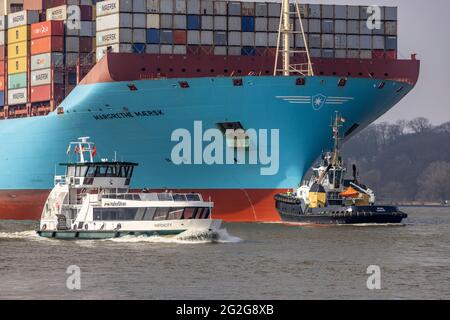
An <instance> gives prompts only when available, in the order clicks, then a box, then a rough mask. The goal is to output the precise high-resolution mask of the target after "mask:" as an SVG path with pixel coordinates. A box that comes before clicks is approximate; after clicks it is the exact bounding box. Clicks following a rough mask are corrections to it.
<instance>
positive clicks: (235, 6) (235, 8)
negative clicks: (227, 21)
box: [228, 2, 241, 16]
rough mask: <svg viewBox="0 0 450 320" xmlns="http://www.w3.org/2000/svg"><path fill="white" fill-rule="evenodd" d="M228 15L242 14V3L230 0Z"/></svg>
mask: <svg viewBox="0 0 450 320" xmlns="http://www.w3.org/2000/svg"><path fill="white" fill-rule="evenodd" d="M228 15H229V16H240V15H241V3H240V2H228Z"/></svg>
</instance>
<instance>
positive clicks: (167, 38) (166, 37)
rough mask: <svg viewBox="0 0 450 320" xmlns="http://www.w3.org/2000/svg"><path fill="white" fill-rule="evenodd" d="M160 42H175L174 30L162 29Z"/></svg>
mask: <svg viewBox="0 0 450 320" xmlns="http://www.w3.org/2000/svg"><path fill="white" fill-rule="evenodd" d="M159 42H160V43H162V44H173V32H172V30H161V31H160V32H159Z"/></svg>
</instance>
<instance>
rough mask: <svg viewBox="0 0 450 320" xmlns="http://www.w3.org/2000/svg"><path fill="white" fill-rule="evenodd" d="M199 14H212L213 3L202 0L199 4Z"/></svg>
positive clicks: (209, 0)
mask: <svg viewBox="0 0 450 320" xmlns="http://www.w3.org/2000/svg"><path fill="white" fill-rule="evenodd" d="M200 10H201V14H209V15H213V14H214V1H211V0H202V1H201V3H200Z"/></svg>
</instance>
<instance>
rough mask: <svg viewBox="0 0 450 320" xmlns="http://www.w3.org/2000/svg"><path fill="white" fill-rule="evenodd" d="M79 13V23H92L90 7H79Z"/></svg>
mask: <svg viewBox="0 0 450 320" xmlns="http://www.w3.org/2000/svg"><path fill="white" fill-rule="evenodd" d="M80 11H81V21H92V20H93V14H92V6H80Z"/></svg>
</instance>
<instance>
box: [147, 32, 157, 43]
mask: <svg viewBox="0 0 450 320" xmlns="http://www.w3.org/2000/svg"><path fill="white" fill-rule="evenodd" d="M147 43H150V44H159V29H147Z"/></svg>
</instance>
